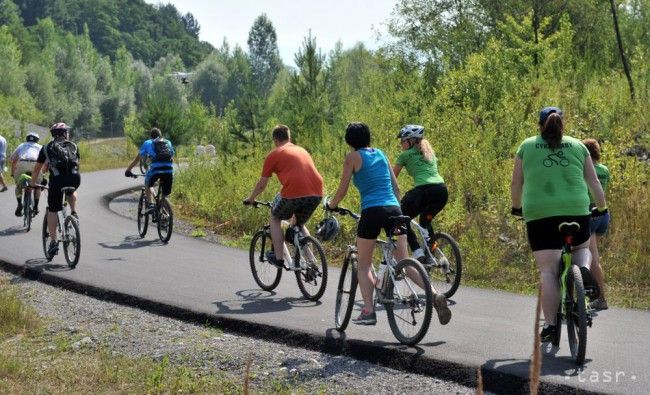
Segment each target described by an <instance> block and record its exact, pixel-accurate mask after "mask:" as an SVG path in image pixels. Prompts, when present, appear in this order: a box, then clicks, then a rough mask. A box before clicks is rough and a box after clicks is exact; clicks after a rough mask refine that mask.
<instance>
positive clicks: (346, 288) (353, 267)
mask: <svg viewBox="0 0 650 395" xmlns="http://www.w3.org/2000/svg"><path fill="white" fill-rule="evenodd" d="M357 265H358V263H357V254H356V253H351V254H349V255H348V256H346V257H345V261H344V262H343V266H342V267H341V276H340V277H339V285H338V287H337V288H336V305H335V306H334V323H335V325H336V329H337V330H338V331H340V332H343V331H344V330H345V328H347V327H348V323H349V322H350V317H351V316H352V309H353V308H354V298H355V295H356V292H357V285H358V279H357Z"/></svg>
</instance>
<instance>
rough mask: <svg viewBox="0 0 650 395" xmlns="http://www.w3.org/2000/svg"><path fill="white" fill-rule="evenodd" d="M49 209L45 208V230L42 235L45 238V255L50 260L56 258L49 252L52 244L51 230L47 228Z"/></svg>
mask: <svg viewBox="0 0 650 395" xmlns="http://www.w3.org/2000/svg"><path fill="white" fill-rule="evenodd" d="M48 213H49V211H48V209H45V215H43V230H42V232H41V237H42V238H43V254H44V255H45V259H47V261H48V262H50V261H51V260H52V258H54V257H53V256H50V254H49V253H48V246H49V245H50V240H51V238H50V232H49V231H48V230H47V217H48Z"/></svg>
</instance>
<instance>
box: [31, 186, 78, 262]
mask: <svg viewBox="0 0 650 395" xmlns="http://www.w3.org/2000/svg"><path fill="white" fill-rule="evenodd" d="M37 187H38V188H41V189H46V190H47V189H49V188H48V187H47V186H44V185H37ZM61 190H62V191H63V194H64V200H63V209H62V210H61V211H59V212H57V231H56V234H57V238H56V239H57V243H63V255H64V256H65V260H66V262H67V263H68V266H69V267H70V268H72V269H74V268H75V267H76V266H77V264H78V263H79V257H80V256H81V232H80V230H79V220H78V219H77V218H75V217H74V216H73V215H72V214H70V213H69V212H68V201H67V194H66V192H67V191H71V192H74V190H75V188H73V187H64V188H61ZM48 213H49V208H46V209H45V216H44V218H43V232H42V237H43V252H44V253H45V258H46V259H47V261H48V262H50V261H52V259H53V258H54V255H50V253H49V244H50V241H51V240H52V238H51V237H50V232H49V231H48V229H47V217H48ZM61 224H63V226H61Z"/></svg>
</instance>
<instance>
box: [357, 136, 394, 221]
mask: <svg viewBox="0 0 650 395" xmlns="http://www.w3.org/2000/svg"><path fill="white" fill-rule="evenodd" d="M357 152H358V153H359V155H361V168H360V169H359V171H357V172H356V173H354V174H353V175H352V177H353V178H352V181H353V182H354V186H355V187H357V189H358V190H359V194H360V195H361V210H365V209H367V208H369V207H382V206H399V202H398V201H397V198H396V197H395V193H394V192H393V184H392V183H391V180H390V170H389V167H388V160H387V159H386V156H385V155H384V153H383V152H382V151H381V150H380V149H377V148H361V149H359V150H357Z"/></svg>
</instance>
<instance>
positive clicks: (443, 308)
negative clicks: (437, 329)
mask: <svg viewBox="0 0 650 395" xmlns="http://www.w3.org/2000/svg"><path fill="white" fill-rule="evenodd" d="M433 307H434V308H435V309H436V313H438V320H439V321H440V324H441V325H447V324H448V323H449V321H450V320H451V310H449V306H447V297H446V296H445V295H443V294H435V295H434V297H433Z"/></svg>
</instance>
